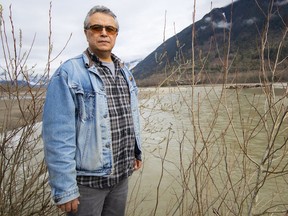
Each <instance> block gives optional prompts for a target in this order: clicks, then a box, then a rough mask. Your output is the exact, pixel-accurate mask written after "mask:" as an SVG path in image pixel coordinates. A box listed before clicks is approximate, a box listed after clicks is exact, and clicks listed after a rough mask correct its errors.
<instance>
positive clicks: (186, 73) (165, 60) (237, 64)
mask: <svg viewBox="0 0 288 216" xmlns="http://www.w3.org/2000/svg"><path fill="white" fill-rule="evenodd" d="M287 28H288V1H287V0H281V1H280V0H277V1H276V0H274V1H273V0H238V1H235V2H234V3H232V4H230V5H227V6H225V7H222V8H214V9H213V10H211V11H210V12H209V13H208V14H206V15H205V16H204V17H203V18H202V19H201V20H199V21H197V22H196V23H195V24H194V25H193V24H191V25H190V26H188V27H186V28H185V29H183V30H182V31H181V32H179V33H178V34H176V35H175V36H173V37H171V38H169V39H168V40H166V41H165V42H164V43H163V44H161V45H160V46H159V47H158V48H157V49H156V50H155V51H153V52H152V53H151V54H149V55H148V56H147V57H146V58H145V59H144V60H143V61H141V62H140V63H139V64H138V65H137V66H136V67H135V68H134V69H133V73H134V76H135V78H136V80H138V82H141V81H143V82H144V80H146V82H145V85H149V83H150V84H152V85H153V84H158V83H159V82H161V81H163V80H164V79H165V78H167V77H169V76H170V77H173V79H174V81H176V82H178V84H187V83H190V82H191V74H192V64H194V65H195V66H194V67H193V68H194V71H195V74H198V75H199V76H198V77H197V79H198V81H199V82H202V83H205V82H206V83H207V82H208V80H209V82H218V83H219V82H221V79H219V78H216V77H219V75H220V74H221V73H223V72H224V71H227V70H228V71H229V74H230V76H229V77H228V78H229V79H230V82H233V80H234V81H235V80H236V78H235V77H236V76H237V75H236V74H238V76H237V77H238V81H241V82H258V81H259V71H261V67H262V69H263V65H264V64H263V65H261V58H262V57H263V58H262V59H264V60H265V61H262V63H263V62H265V67H267V70H270V69H271V67H274V65H273V64H274V63H275V61H276V60H277V58H278V61H279V62H280V63H281V64H278V66H277V67H278V68H277V69H276V71H277V76H276V77H277V79H279V81H284V80H288V74H287V75H286V73H287V72H286V73H285V71H286V69H287V68H288V59H287V56H288V39H287V35H285V34H287ZM192 33H193V37H192ZM266 36H267V40H266ZM192 38H194V40H193V46H192ZM279 45H280V46H279ZM192 47H194V49H193V48H192ZM279 47H281V48H280V49H279ZM278 50H279V52H278ZM262 54H263V55H262ZM226 57H227V58H226ZM192 59H193V60H192ZM265 70H266V69H265ZM200 74H202V75H201V76H200ZM216 74H217V76H216ZM239 74H240V75H239ZM243 74H245V75H246V76H244V75H243ZM248 74H250V75H248ZM174 75H175V76H174ZM213 75H214V77H213ZM175 77H176V78H175ZM209 77H210V78H209ZM211 77H212V79H211ZM240 77H242V79H243V80H241V78H240ZM243 77H244V78H243ZM143 82H142V83H143Z"/></svg>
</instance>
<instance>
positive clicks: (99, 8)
mask: <svg viewBox="0 0 288 216" xmlns="http://www.w3.org/2000/svg"><path fill="white" fill-rule="evenodd" d="M95 13H103V14H107V15H109V16H111V17H113V18H114V20H115V22H116V27H117V29H118V31H119V23H118V20H117V17H116V15H115V14H114V13H113V12H112V11H111V10H110V9H109V8H107V7H105V6H94V7H93V8H91V9H90V11H89V12H88V14H87V15H86V18H85V20H84V29H86V28H88V27H89V26H88V25H89V18H90V16H92V15H93V14H95Z"/></svg>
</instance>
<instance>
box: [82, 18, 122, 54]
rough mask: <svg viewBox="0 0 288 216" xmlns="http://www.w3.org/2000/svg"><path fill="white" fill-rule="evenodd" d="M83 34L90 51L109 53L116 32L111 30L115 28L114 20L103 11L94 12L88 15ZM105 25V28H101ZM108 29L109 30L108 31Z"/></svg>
mask: <svg viewBox="0 0 288 216" xmlns="http://www.w3.org/2000/svg"><path fill="white" fill-rule="evenodd" d="M90 26H91V28H88V29H86V30H85V35H86V38H87V41H88V44H89V47H90V49H91V51H92V52H94V53H95V54H96V55H97V54H103V53H111V51H112V49H113V47H114V45H115V41H116V37H117V35H118V32H117V31H116V32H115V31H111V30H113V28H114V30H116V29H117V25H116V22H115V20H114V18H113V17H112V16H109V15H107V14H103V13H95V14H93V15H92V16H91V17H90V21H89V25H88V27H90ZM101 26H106V28H101ZM110 27H112V28H110ZM109 30H110V31H109Z"/></svg>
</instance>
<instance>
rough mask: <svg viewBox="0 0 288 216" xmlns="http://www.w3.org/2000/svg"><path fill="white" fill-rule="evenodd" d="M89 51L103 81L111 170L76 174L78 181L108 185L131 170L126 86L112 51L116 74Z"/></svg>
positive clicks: (130, 123)
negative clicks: (108, 119)
mask: <svg viewBox="0 0 288 216" xmlns="http://www.w3.org/2000/svg"><path fill="white" fill-rule="evenodd" d="M89 53H90V57H91V59H92V60H93V61H94V62H95V66H96V67H97V70H98V71H99V74H100V77H101V79H102V81H103V82H104V85H105V90H106V94H107V101H108V109H109V116H110V124H111V135H112V151H113V172H112V174H111V175H109V176H77V183H78V184H81V185H85V186H88V187H94V188H107V187H112V186H113V185H115V184H117V183H119V182H120V181H121V180H122V179H124V178H127V177H128V176H130V175H131V174H132V172H133V166H134V160H135V152H134V148H135V144H136V143H135V134H134V127H133V121H132V112H131V107H130V95H129V88H128V85H127V82H126V80H125V78H124V77H123V75H122V73H121V66H120V65H121V63H120V59H118V58H117V57H116V56H115V55H113V54H112V60H113V62H114V65H115V77H114V76H113V75H112V73H111V71H110V70H109V68H108V67H106V66H104V65H103V64H102V63H101V61H99V59H98V58H97V57H96V56H95V55H93V54H91V52H89Z"/></svg>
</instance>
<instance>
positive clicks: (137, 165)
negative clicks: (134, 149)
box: [134, 160, 142, 171]
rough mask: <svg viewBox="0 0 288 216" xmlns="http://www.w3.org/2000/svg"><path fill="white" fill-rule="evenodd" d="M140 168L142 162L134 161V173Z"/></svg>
mask: <svg viewBox="0 0 288 216" xmlns="http://www.w3.org/2000/svg"><path fill="white" fill-rule="evenodd" d="M141 167H142V161H140V160H135V162H134V171H136V170H138V169H140V168H141Z"/></svg>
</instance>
